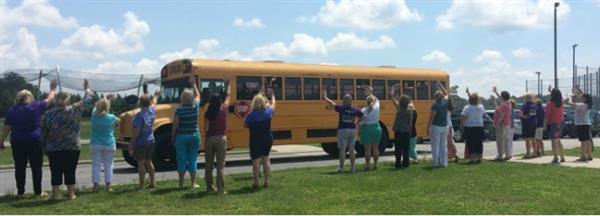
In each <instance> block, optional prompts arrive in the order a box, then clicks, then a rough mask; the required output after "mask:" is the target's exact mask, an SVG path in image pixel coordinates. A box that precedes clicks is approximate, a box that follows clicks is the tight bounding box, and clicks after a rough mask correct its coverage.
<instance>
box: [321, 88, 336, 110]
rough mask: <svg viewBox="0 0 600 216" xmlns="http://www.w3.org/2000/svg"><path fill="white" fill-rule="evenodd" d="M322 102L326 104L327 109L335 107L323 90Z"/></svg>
mask: <svg viewBox="0 0 600 216" xmlns="http://www.w3.org/2000/svg"><path fill="white" fill-rule="evenodd" d="M323 100H325V102H327V107H329V108H331V107H334V106H335V105H336V104H335V102H334V101H332V100H330V99H329V98H328V97H327V90H323Z"/></svg>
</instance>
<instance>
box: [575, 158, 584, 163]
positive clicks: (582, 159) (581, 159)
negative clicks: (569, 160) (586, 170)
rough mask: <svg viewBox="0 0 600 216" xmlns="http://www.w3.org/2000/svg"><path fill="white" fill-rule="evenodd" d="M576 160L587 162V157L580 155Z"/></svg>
mask: <svg viewBox="0 0 600 216" xmlns="http://www.w3.org/2000/svg"><path fill="white" fill-rule="evenodd" d="M575 161H577V162H587V158H583V157H580V158H578V159H577V160H575Z"/></svg>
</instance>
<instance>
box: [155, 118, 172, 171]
mask: <svg viewBox="0 0 600 216" xmlns="http://www.w3.org/2000/svg"><path fill="white" fill-rule="evenodd" d="M170 131H171V130H170V127H168V128H163V129H160V130H157V132H155V134H154V135H155V137H156V141H155V146H154V154H153V155H152V163H153V164H154V167H155V168H156V170H173V169H175V168H176V167H177V158H176V156H175V146H174V145H173V143H172V142H171V133H170Z"/></svg>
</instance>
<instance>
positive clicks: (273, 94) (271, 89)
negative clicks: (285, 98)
mask: <svg viewBox="0 0 600 216" xmlns="http://www.w3.org/2000/svg"><path fill="white" fill-rule="evenodd" d="M267 94H268V95H270V96H271V102H270V104H269V105H270V106H271V109H273V110H275V105H277V100H275V93H274V92H273V88H268V89H267Z"/></svg>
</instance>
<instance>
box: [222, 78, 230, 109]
mask: <svg viewBox="0 0 600 216" xmlns="http://www.w3.org/2000/svg"><path fill="white" fill-rule="evenodd" d="M225 87H226V89H227V91H226V92H225V101H223V104H225V106H229V99H231V85H230V84H229V80H225Z"/></svg>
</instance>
